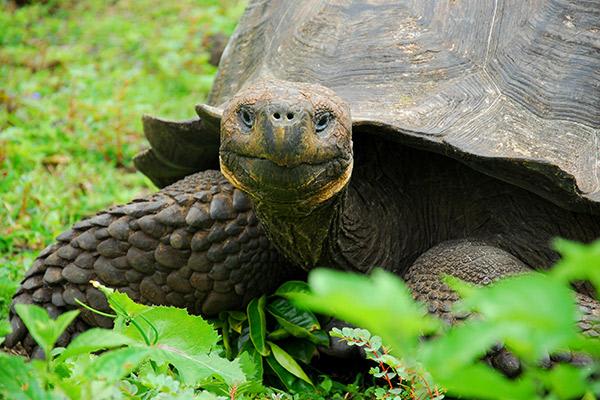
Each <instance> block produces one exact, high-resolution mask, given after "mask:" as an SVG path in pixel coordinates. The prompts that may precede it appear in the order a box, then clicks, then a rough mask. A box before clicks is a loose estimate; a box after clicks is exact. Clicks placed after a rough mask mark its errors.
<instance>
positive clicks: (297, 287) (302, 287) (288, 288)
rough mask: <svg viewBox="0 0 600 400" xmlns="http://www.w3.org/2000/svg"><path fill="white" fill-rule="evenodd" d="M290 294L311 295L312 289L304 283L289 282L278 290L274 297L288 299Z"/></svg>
mask: <svg viewBox="0 0 600 400" xmlns="http://www.w3.org/2000/svg"><path fill="white" fill-rule="evenodd" d="M290 293H310V288H309V286H308V283H306V282H303V281H287V282H285V283H284V284H283V285H281V286H279V288H277V290H276V291H275V293H274V295H275V296H282V297H287V296H288V295H289V294H290Z"/></svg>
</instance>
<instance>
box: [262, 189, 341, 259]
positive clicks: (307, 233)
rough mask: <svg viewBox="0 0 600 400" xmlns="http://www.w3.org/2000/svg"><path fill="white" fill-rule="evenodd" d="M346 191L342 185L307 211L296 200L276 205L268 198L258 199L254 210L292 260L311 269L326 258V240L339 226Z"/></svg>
mask: <svg viewBox="0 0 600 400" xmlns="http://www.w3.org/2000/svg"><path fill="white" fill-rule="evenodd" d="M346 193H347V189H342V190H341V191H340V192H339V193H338V194H336V195H335V196H333V197H332V198H331V199H329V200H327V201H326V202H324V203H322V204H320V205H319V206H317V207H315V208H313V209H311V210H304V211H303V212H299V210H298V207H297V205H295V204H289V205H286V206H282V205H281V204H278V205H277V206H274V205H273V204H269V203H267V202H261V203H255V205H254V211H255V213H256V215H257V216H258V219H259V220H260V222H261V224H262V225H263V227H264V228H265V231H266V234H267V236H268V237H269V239H271V241H272V242H273V243H274V244H275V246H276V247H277V248H278V250H279V251H281V253H282V254H283V255H285V256H286V257H287V258H288V259H289V260H290V261H291V262H293V263H294V264H296V265H298V266H300V267H302V268H304V269H306V270H308V269H311V268H314V267H316V266H318V265H320V263H322V261H323V259H324V251H323V250H324V249H325V248H326V247H325V243H326V242H327V239H328V237H329V235H330V233H331V230H332V229H336V228H335V223H337V222H338V221H339V215H340V213H341V210H342V209H343V204H344V203H345V202H346V198H347V195H346ZM327 258H328V257H325V259H327ZM323 266H327V265H326V264H323Z"/></svg>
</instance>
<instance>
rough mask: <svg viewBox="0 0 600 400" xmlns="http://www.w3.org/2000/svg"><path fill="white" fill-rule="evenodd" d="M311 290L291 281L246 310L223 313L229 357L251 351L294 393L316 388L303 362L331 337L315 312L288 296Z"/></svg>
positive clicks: (260, 366) (262, 366) (260, 364)
mask: <svg viewBox="0 0 600 400" xmlns="http://www.w3.org/2000/svg"><path fill="white" fill-rule="evenodd" d="M303 292H308V286H307V285H306V283H305V282H300V281H289V282H286V283H284V284H283V285H282V286H281V287H279V288H278V289H277V290H276V291H275V293H273V294H272V295H271V296H268V297H267V296H261V297H260V298H257V299H253V300H252V301H250V303H249V304H248V306H247V308H246V313H245V314H244V313H241V312H227V313H222V314H221V316H220V320H219V321H216V324H217V325H218V326H219V327H221V328H222V330H223V344H224V346H225V348H226V349H227V350H228V351H227V355H228V357H229V358H230V359H231V358H234V357H236V356H237V355H239V354H241V353H247V354H249V356H250V358H251V359H252V360H254V362H255V363H256V365H257V368H258V369H260V370H266V372H267V374H270V375H272V376H275V377H277V379H278V380H279V382H280V383H281V384H282V385H283V387H285V388H286V389H287V390H289V391H290V392H293V393H297V392H302V391H307V390H316V387H315V384H314V382H313V381H312V379H311V378H310V377H309V376H308V375H307V374H306V372H305V371H304V368H303V367H302V365H309V364H310V362H311V360H312V358H313V356H315V355H316V354H317V346H319V345H322V346H327V345H328V344H329V336H328V335H327V333H326V332H324V331H323V330H322V329H321V325H320V322H319V320H318V319H317V317H316V316H315V314H313V313H312V312H310V311H307V310H303V309H300V308H298V307H296V306H295V305H294V304H292V303H291V302H290V301H289V300H288V299H286V298H285V297H284V296H287V295H289V294H293V293H303Z"/></svg>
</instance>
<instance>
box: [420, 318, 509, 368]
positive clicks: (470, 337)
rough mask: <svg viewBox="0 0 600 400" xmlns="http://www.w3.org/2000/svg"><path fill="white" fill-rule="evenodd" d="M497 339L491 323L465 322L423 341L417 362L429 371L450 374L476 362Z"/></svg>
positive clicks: (497, 335)
mask: <svg viewBox="0 0 600 400" xmlns="http://www.w3.org/2000/svg"><path fill="white" fill-rule="evenodd" d="M499 336H500V333H499V332H498V331H497V328H496V326H494V324H490V323H485V322H482V321H478V320H473V321H468V322H466V323H464V324H462V325H456V326H454V327H452V328H451V329H450V330H449V331H448V332H447V333H446V334H445V335H441V336H439V337H437V338H434V339H431V340H429V341H427V342H425V343H424V344H423V346H422V347H421V351H420V352H419V359H420V360H421V361H422V362H423V364H424V365H425V366H426V368H427V369H428V370H430V371H432V372H433V371H437V370H438V369H440V373H453V372H454V371H456V370H459V369H462V368H464V367H465V366H468V365H470V364H472V363H473V362H476V361H478V360H479V359H480V358H481V357H482V356H484V355H485V353H486V352H487V351H488V350H489V349H490V348H491V347H492V346H493V345H494V343H496V342H498V341H499Z"/></svg>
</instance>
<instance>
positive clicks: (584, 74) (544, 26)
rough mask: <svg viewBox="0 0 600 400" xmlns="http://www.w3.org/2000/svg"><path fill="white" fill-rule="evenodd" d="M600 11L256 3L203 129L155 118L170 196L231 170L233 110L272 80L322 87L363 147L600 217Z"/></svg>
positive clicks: (153, 138) (155, 161)
mask: <svg viewBox="0 0 600 400" xmlns="http://www.w3.org/2000/svg"><path fill="white" fill-rule="evenodd" d="M599 21H600V3H599V2H598V1H596V0H592V1H579V0H568V1H567V0H563V1H550V0H548V1H527V2H524V1H518V0H513V1H508V0H506V1H503V0H496V1H479V0H472V1H461V0H448V1H438V0H429V1H425V0H415V1H397V0H394V1H384V0H377V1H333V0H331V1H317V0H305V1H297V2H296V1H294V2H292V1H276V2H269V1H262V0H257V1H251V2H250V4H249V5H248V8H247V10H246V12H245V14H244V16H243V17H242V18H241V20H240V23H239V25H238V28H237V30H236V32H235V33H234V35H233V36H232V38H231V40H230V41H229V44H228V45H227V47H226V49H225V52H224V54H223V56H222V58H221V62H220V65H219V71H218V74H217V78H216V80H215V83H214V86H213V89H212V92H211V94H210V96H209V99H208V103H209V106H198V107H197V111H198V114H199V115H200V119H198V120H192V121H185V122H179V123H178V122H170V121H164V120H160V119H155V118H151V117H146V118H145V131H146V135H147V136H148V138H149V140H150V142H151V145H152V147H153V149H152V150H150V151H147V152H146V153H144V154H142V155H141V156H138V158H137V159H136V165H137V166H138V168H139V169H140V170H141V171H142V172H144V173H146V174H147V175H148V176H150V177H151V179H153V181H154V182H155V183H157V184H158V185H159V186H164V185H165V184H168V183H171V182H172V181H174V180H176V179H179V178H181V177H183V176H185V175H187V174H189V173H192V172H195V171H198V170H202V169H205V168H216V167H217V166H218V162H217V157H218V154H217V153H218V150H217V149H218V144H219V138H218V122H219V118H220V110H221V108H222V106H223V105H224V104H226V103H227V101H228V100H229V99H230V98H231V97H232V96H233V95H235V94H236V93H237V92H238V91H239V90H240V89H242V88H244V87H246V86H248V85H250V84H252V83H253V82H256V81H257V80H261V79H268V78H275V79H280V80H288V81H299V82H315V83H319V84H321V85H323V86H326V87H328V88H331V89H333V90H334V91H335V92H336V93H337V94H338V95H339V96H340V97H342V98H343V99H344V100H345V101H347V102H348V103H349V105H350V108H351V112H352V119H353V127H354V129H353V130H354V135H364V134H378V135H382V137H385V138H386V139H388V140H395V141H398V142H401V143H406V144H407V145H410V146H414V147H418V148H421V149H427V150H430V151H434V152H438V153H442V154H446V155H448V156H450V157H453V158H455V159H458V160H460V161H462V162H464V163H466V164H468V165H469V166H471V167H472V168H474V169H477V170H479V171H482V172H484V173H487V174H489V175H492V176H494V177H497V178H499V179H501V180H504V181H507V182H510V183H512V184H515V185H518V186H520V187H523V188H526V189H528V190H530V191H532V192H535V193H537V194H539V195H541V196H542V197H544V198H547V199H548V200H551V201H553V202H555V203H557V204H559V205H561V206H563V207H566V208H569V209H573V210H579V211H588V212H594V213H597V212H598V210H600V22H599Z"/></svg>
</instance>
